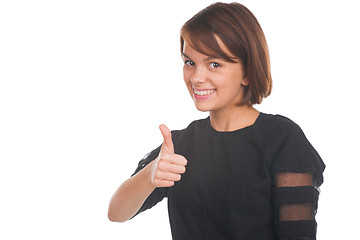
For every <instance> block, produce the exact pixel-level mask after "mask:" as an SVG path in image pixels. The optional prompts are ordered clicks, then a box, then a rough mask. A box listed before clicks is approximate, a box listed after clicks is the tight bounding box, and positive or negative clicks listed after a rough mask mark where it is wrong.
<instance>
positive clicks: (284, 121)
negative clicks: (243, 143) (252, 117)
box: [256, 113, 304, 141]
mask: <svg viewBox="0 0 360 240" xmlns="http://www.w3.org/2000/svg"><path fill="white" fill-rule="evenodd" d="M256 125H257V128H258V130H259V132H260V134H261V135H262V136H263V137H264V138H265V139H264V140H270V141H271V140H273V139H274V138H279V137H285V136H289V135H304V133H303V131H302V129H301V128H300V126H299V125H298V124H297V123H295V122H294V121H293V120H291V119H290V118H287V117H285V116H282V115H278V114H276V115H274V114H265V113H262V114H261V118H260V119H259V121H258V123H257V124H256Z"/></svg>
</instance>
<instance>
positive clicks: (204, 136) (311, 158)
mask: <svg viewBox="0 0 360 240" xmlns="http://www.w3.org/2000/svg"><path fill="white" fill-rule="evenodd" d="M172 138H173V142H174V147H175V153H177V154H180V155H183V156H184V157H185V158H186V159H187V160H188V164H187V166H186V172H185V173H184V174H183V175H182V177H181V180H180V181H179V182H176V183H175V185H174V186H173V187H169V188H156V189H155V190H154V191H153V193H152V194H150V196H149V197H148V198H147V200H146V201H145V203H144V204H143V206H142V207H141V209H140V210H139V212H138V213H140V212H142V211H144V210H146V209H149V208H151V207H153V206H154V205H155V204H156V203H158V202H159V201H161V200H162V199H163V198H164V197H167V198H168V210H169V218H170V225H171V231H172V236H173V239H174V240H184V239H196V240H202V239H204V240H212V239H214V240H222V239H226V240H230V239H244V240H272V239H301V240H311V239H316V222H315V213H316V209H317V200H318V194H319V191H318V187H319V186H320V185H321V184H322V182H323V177H322V173H323V171H324V169H325V165H324V163H323V161H322V160H321V158H320V156H319V155H318V153H317V152H316V150H315V149H314V148H313V147H312V146H311V144H310V143H309V141H308V140H307V139H306V137H305V135H304V134H303V132H302V130H301V129H300V127H299V126H298V125H296V124H295V123H294V122H293V121H291V120H290V119H288V118H285V117H283V116H280V115H271V114H264V113H260V115H259V117H258V118H257V120H256V122H255V123H254V124H253V125H251V126H249V127H245V128H242V129H239V130H236V131H231V132H218V131H216V130H215V129H213V128H212V126H211V124H210V118H209V117H208V118H206V119H202V120H197V121H194V122H192V123H191V124H190V125H189V126H188V127H187V128H186V129H183V130H177V131H172ZM159 151H160V147H158V148H157V149H155V150H154V151H152V152H151V153H150V154H148V155H147V156H146V157H145V158H144V159H143V160H141V161H140V163H139V166H138V168H137V169H136V172H135V173H137V172H138V171H140V170H141V169H142V168H144V167H145V166H146V165H147V164H149V163H150V162H151V161H152V160H154V159H155V158H156V157H157V156H158V154H159ZM135 173H134V174H135ZM309 179H310V180H309ZM138 213H137V214H138Z"/></svg>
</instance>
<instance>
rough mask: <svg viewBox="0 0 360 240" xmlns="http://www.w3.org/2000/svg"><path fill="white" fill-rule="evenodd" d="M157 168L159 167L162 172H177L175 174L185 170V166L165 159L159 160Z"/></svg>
mask: <svg viewBox="0 0 360 240" xmlns="http://www.w3.org/2000/svg"><path fill="white" fill-rule="evenodd" d="M158 169H160V170H161V171H163V172H171V173H177V174H182V173H184V172H185V171H186V168H185V166H181V165H177V164H173V163H170V162H166V161H159V163H158Z"/></svg>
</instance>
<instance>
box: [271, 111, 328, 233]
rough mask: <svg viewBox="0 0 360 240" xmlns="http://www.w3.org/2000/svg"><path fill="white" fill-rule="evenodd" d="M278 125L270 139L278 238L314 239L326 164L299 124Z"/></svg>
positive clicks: (284, 121)
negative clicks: (320, 188)
mask: <svg viewBox="0 0 360 240" xmlns="http://www.w3.org/2000/svg"><path fill="white" fill-rule="evenodd" d="M277 124H278V125H276V126H275V127H273V128H272V130H269V131H271V137H269V139H268V140H267V157H268V159H270V171H271V175H272V177H273V203H274V218H275V219H274V220H275V226H276V233H277V238H278V239H281V240H314V239H316V229H317V223H316V221H315V215H316V211H317V207H318V206H317V203H318V198H319V187H320V185H321V184H322V182H323V175H322V174H323V171H324V169H325V164H324V163H323V161H322V159H321V157H320V156H319V154H318V153H317V151H316V150H315V149H314V148H313V146H312V145H311V144H310V142H309V141H308V140H307V138H306V137H305V135H304V133H303V132H302V130H301V129H300V127H299V126H298V125H296V124H295V123H294V122H292V121H290V120H286V119H283V118H282V119H281V123H280V122H279V123H277ZM268 136H270V134H269V135H268Z"/></svg>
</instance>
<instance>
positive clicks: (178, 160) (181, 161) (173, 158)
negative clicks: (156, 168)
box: [161, 153, 187, 166]
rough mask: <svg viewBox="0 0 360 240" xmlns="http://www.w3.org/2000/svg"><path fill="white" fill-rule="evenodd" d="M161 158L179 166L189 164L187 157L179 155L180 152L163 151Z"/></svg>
mask: <svg viewBox="0 0 360 240" xmlns="http://www.w3.org/2000/svg"><path fill="white" fill-rule="evenodd" d="M161 159H163V160H165V161H168V162H170V163H172V164H176V165H179V166H186V164H187V159H186V158H185V157H184V156H182V155H179V154H167V153H162V154H161Z"/></svg>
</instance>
